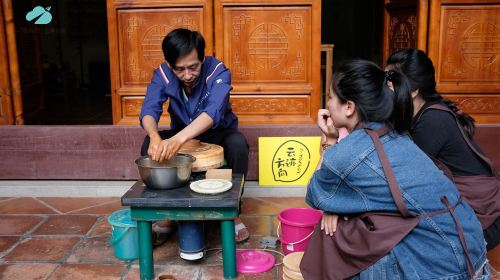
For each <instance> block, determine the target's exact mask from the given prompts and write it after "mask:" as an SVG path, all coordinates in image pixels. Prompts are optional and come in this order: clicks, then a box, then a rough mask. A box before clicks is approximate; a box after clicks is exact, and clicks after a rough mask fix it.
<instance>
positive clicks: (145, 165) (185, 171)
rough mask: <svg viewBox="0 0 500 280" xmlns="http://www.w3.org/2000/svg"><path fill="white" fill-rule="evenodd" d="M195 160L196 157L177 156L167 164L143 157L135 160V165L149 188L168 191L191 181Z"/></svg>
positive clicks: (166, 162)
mask: <svg viewBox="0 0 500 280" xmlns="http://www.w3.org/2000/svg"><path fill="white" fill-rule="evenodd" d="M195 160H196V158H195V157H193V156H191V155H186V154H176V155H175V156H174V157H173V158H172V159H170V160H169V161H165V162H157V161H154V160H152V159H151V157H149V156H142V157H140V158H138V159H136V160H135V164H136V165H137V168H139V174H140V175H141V179H142V181H143V182H144V184H146V186H147V187H148V188H152V189H161V190H166V189H174V188H179V187H182V186H184V185H185V184H186V183H187V182H188V181H189V178H190V177H191V169H192V167H193V162H194V161H195Z"/></svg>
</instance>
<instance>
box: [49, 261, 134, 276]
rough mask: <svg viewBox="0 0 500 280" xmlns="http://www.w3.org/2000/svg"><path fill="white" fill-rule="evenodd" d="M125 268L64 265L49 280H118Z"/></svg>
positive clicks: (118, 266) (99, 265)
mask: <svg viewBox="0 0 500 280" xmlns="http://www.w3.org/2000/svg"><path fill="white" fill-rule="evenodd" d="M124 271H125V266H122V265H109V264H64V265H61V266H60V267H58V268H57V270H56V271H55V272H54V274H52V276H51V277H50V278H49V280H67V279H71V280H88V279H99V280H114V279H116V280H119V279H120V278H121V274H122V273H123V272H124Z"/></svg>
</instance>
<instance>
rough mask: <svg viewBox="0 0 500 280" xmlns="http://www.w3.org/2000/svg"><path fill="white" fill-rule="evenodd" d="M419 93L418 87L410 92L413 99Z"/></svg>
mask: <svg viewBox="0 0 500 280" xmlns="http://www.w3.org/2000/svg"><path fill="white" fill-rule="evenodd" d="M418 93H419V90H418V88H417V89H416V90H414V91H412V92H411V99H415V98H416V97H417V95H418Z"/></svg>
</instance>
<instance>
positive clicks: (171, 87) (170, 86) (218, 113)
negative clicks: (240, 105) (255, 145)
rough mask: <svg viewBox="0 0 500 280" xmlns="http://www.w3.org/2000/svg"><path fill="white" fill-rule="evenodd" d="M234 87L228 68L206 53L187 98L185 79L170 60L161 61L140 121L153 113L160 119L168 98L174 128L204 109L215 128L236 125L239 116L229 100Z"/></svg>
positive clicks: (177, 127)
mask: <svg viewBox="0 0 500 280" xmlns="http://www.w3.org/2000/svg"><path fill="white" fill-rule="evenodd" d="M231 89H232V87H231V73H230V72H229V70H228V69H227V68H226V66H225V65H224V64H223V63H222V62H221V61H219V60H218V59H216V58H215V57H211V56H207V57H205V60H204V62H203V65H202V68H201V73H200V77H199V78H198V81H197V82H196V84H195V85H194V86H193V88H192V90H191V95H190V96H189V98H188V100H187V101H186V100H185V98H184V94H183V92H182V82H181V81H180V80H179V79H178V78H177V76H175V74H174V72H173V71H172V69H171V68H170V67H169V66H168V65H167V63H162V64H161V65H160V67H158V68H156V69H155V70H154V74H153V78H152V79H151V83H150V84H149V85H148V89H147V92H146V97H145V98H144V102H143V104H142V109H141V114H140V116H139V120H140V121H141V125H142V118H143V117H144V116H146V115H150V116H152V117H153V118H154V119H155V120H156V122H158V121H159V120H160V116H161V114H162V113H163V103H164V102H165V101H166V100H167V99H168V100H169V102H170V103H169V107H168V113H169V114H170V128H171V129H174V130H181V129H183V128H184V127H186V126H187V125H189V124H190V123H191V122H192V121H193V120H194V119H196V118H197V117H198V116H199V115H200V114H201V113H202V112H205V113H207V114H208V115H209V116H210V117H211V118H212V120H213V126H212V128H216V127H218V128H237V127H238V117H236V115H235V114H234V113H233V111H232V109H231V103H229V92H230V91H231Z"/></svg>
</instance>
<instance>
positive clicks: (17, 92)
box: [0, 0, 24, 125]
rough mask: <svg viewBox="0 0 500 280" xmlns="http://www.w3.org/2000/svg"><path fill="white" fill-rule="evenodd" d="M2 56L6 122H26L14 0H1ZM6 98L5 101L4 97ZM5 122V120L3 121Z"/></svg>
mask: <svg viewBox="0 0 500 280" xmlns="http://www.w3.org/2000/svg"><path fill="white" fill-rule="evenodd" d="M0 3H1V7H0V19H2V21H1V24H0V25H1V26H0V47H1V48H0V57H1V58H2V60H3V61H4V62H3V63H1V64H0V70H2V72H3V73H5V74H4V75H2V77H1V78H0V79H1V80H0V83H1V84H0V86H1V88H0V90H2V91H3V92H0V94H1V95H2V104H1V106H2V110H5V113H6V114H5V115H6V116H5V119H4V121H5V122H4V124H19V125H22V124H24V116H23V98H22V91H21V78H20V77H21V76H20V74H19V64H18V59H17V43H16V27H15V24H14V10H13V7H12V0H0ZM4 98H5V102H4V100H3V99H4ZM2 123H3V122H2Z"/></svg>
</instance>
